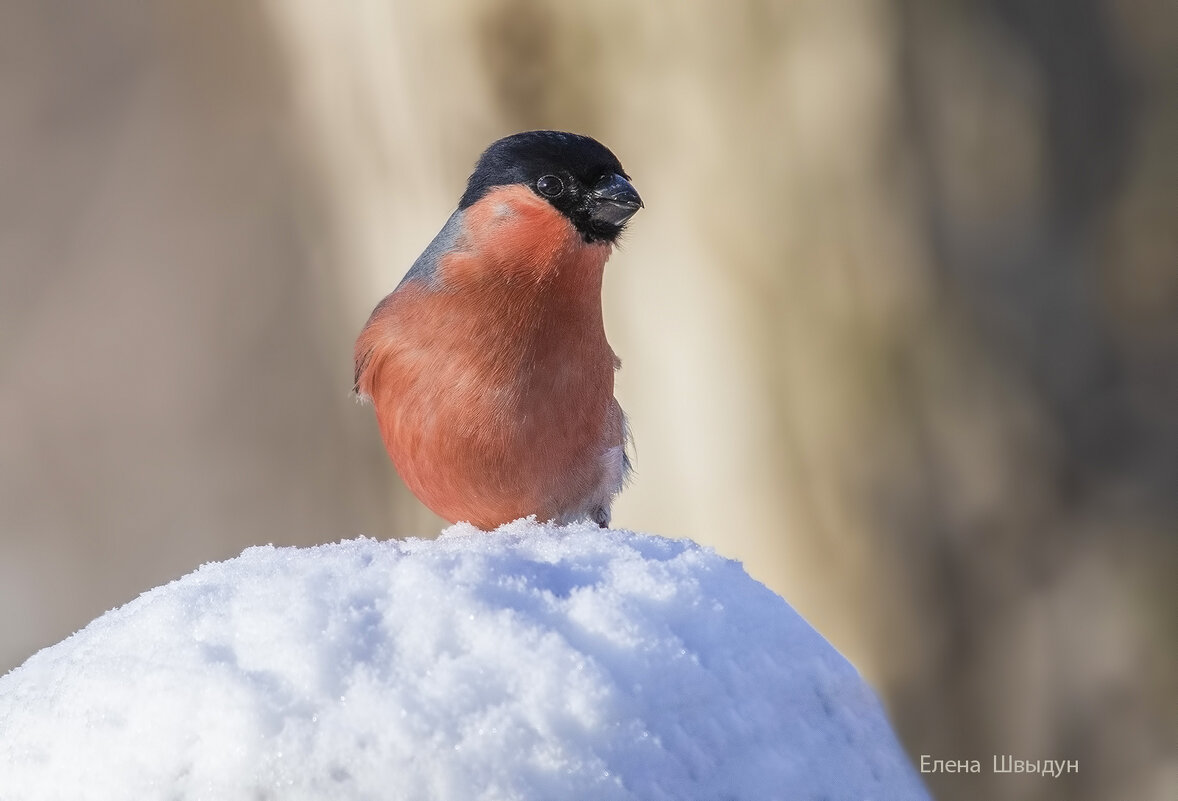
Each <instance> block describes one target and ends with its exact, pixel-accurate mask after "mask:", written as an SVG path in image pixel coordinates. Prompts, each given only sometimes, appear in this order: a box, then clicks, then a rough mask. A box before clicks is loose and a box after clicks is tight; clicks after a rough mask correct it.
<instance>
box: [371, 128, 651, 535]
mask: <svg viewBox="0 0 1178 801" xmlns="http://www.w3.org/2000/svg"><path fill="white" fill-rule="evenodd" d="M643 205H644V204H643V202H642V198H641V197H640V196H639V195H638V192H637V190H636V189H635V188H634V185H633V184H632V183H631V180H630V176H629V175H627V174H626V172H625V170H624V169H623V168H622V165H621V163H620V162H619V161H618V159H617V157H616V156H615V155H614V154H613V153H612V152H611V151H610V150H609V149H608V148H606V147H605V146H604V145H602V144H601V143H600V142H598V141H597V140H595V139H593V138H591V137H589V136H584V135H581V134H575V133H568V132H564V131H525V132H522V133H517V134H513V135H511V136H507V137H504V138H502V139H499V140H498V141H495V142H493V143H492V144H491V145H490V146H488V147H487V148H486V150H485V151H484V152H483V153H482V155H481V156H480V157H479V159H478V161H477V162H476V164H475V167H474V171H473V172H472V173H471V175H470V178H469V180H468V181H467V184H466V188H465V191H464V192H463V194H462V196H461V198H460V200H459V202H458V207H457V209H456V210H455V211H454V212H453V213H452V214H451V215H450V217H449V219H448V220H447V221H446V223H445V224H444V225H443V226H442V229H441V231H439V232H438V234H437V236H435V237H434V239H433V241H431V242H430V243H429V245H428V246H427V247H426V248H425V251H424V252H423V253H422V254H421V256H419V257H418V258H417V260H416V261H415V262H413V264H412V266H411V267H410V268H409V270H408V272H407V273H406V274H405V276H404V278H403V279H402V280H401V282H400V283H399V284H398V285H397V286H396V288H395V289H394V290H393V292H391V293H390V294H389V295H387V296H386V297H385V298H384V299H383V300H381V301H380V303H379V304H377V306H376V308H375V309H374V310H373V312H372V314H371V316H370V317H369V318H368V322H367V323H366V324H365V326H364V328H363V330H362V331H361V332H360V335H359V336H358V337H357V339H356V345H355V352H354V361H355V383H354V386H353V392H354V393H355V394H356V395H357V396H358V397H359V398H360V399H361V400H365V401H371V403H372V405H373V407H374V408H375V411H376V419H377V423H378V426H379V429H380V433H381V438H382V439H383V441H384V445H385V448H386V450H387V451H388V453H389V456H390V458H391V459H392V462H393V465H394V466H395V468H396V470H397V472H398V473H399V474H400V476H401V478H402V479H403V480H404V482H405V484H406V485H407V486H408V488H409V489H410V491H412V492H413V494H414V495H416V496H417V498H418V499H419V500H420V501H421V502H422V503H424V504H425V506H427V507H428V508H429V509H431V510H432V511H433V512H434V513H435V514H437V515H438V516H440V517H442V518H444V519H445V520H447V521H449V522H451V523H457V522H460V521H465V522H469V523H471V524H473V525H474V526H476V527H478V528H480V529H483V530H486V531H490V530H492V529H495V528H497V527H499V526H501V525H503V524H505V523H508V522H511V521H513V520H517V519H519V518H523V517H528V516H533V515H534V516H535V517H536V518H537V519H538V520H542V521H552V522H555V523H557V524H569V523H573V522H577V521H593V522H594V523H596V524H597V525H599V526H601V527H602V528H608V527H609V524H610V520H611V512H610V509H611V505H612V503H613V500H614V497H615V496H616V495H617V494H618V493H619V492H620V491H621V489H622V487H623V486H624V485H625V484H626V482H627V480H628V478H629V476H630V473H631V460H630V455H629V452H628V448H629V446H630V442H631V438H630V432H629V425H628V422H627V419H626V416H625V414H624V413H623V412H622V408H621V406H620V405H619V404H618V401H617V400H616V398H615V397H614V373H615V371H616V370H618V369H620V367H621V361H620V360H619V359H618V357H617V355H616V354H615V353H614V351H613V349H612V348H611V347H610V345H609V342H608V341H607V340H606V334H605V326H604V322H603V319H602V299H601V288H602V277H603V273H604V269H605V264H606V261H607V260H608V259H609V257H610V254H611V253H612V251H613V248H614V246H615V245H616V244H617V243H618V240H619V237H620V236H621V235H622V233H623V231H624V230H625V228H626V224H627V223H628V222H629V220H630V218H631V217H633V215H634V214H635V213H636V212H637V211H638V210H639V209H640V208H642V207H643Z"/></svg>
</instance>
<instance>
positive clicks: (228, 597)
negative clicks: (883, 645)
mask: <svg viewBox="0 0 1178 801" xmlns="http://www.w3.org/2000/svg"><path fill="white" fill-rule="evenodd" d="M926 798H928V796H927V794H926V792H925V790H924V789H923V788H922V786H921V784H920V781H919V779H918V778H917V776H916V774H915V772H914V770H913V769H912V767H911V765H910V763H909V761H908V759H907V757H906V756H905V755H904V753H903V752H902V751H901V749H900V747H899V745H898V744H897V742H896V739H895V737H894V735H893V734H892V731H891V729H890V727H889V725H888V723H887V721H886V719H885V717H884V714H883V712H882V711H881V708H880V705H879V703H878V702H877V700H876V698H875V696H874V694H873V693H872V692H871V690H870V689H868V687H867V686H866V685H865V684H864V682H863V681H862V679H861V678H860V677H859V675H858V674H857V673H856V672H855V670H854V668H852V667H851V666H850V665H849V664H848V663H847V662H846V661H845V660H844V659H843V658H842V657H841V656H840V655H839V654H838V653H837V652H836V651H835V650H834V649H833V648H832V647H831V646H830V645H829V644H828V643H827V642H826V641H825V640H823V639H822V637H820V636H819V635H818V634H817V633H816V632H815V631H814V630H813V629H811V628H810V626H809V625H807V624H806V623H805V621H803V620H802V619H801V617H799V616H798V615H797V613H795V612H794V611H793V610H792V609H791V608H790V607H789V606H788V605H787V604H786V603H785V602H784V601H783V600H782V599H781V598H779V597H778V596H777V595H775V594H773V593H772V592H770V591H769V590H768V589H766V588H765V587H764V586H763V585H761V584H758V583H757V582H755V581H753V580H752V579H751V578H749V576H748V575H747V574H746V573H745V572H744V571H743V570H742V568H741V567H740V565H739V564H737V563H736V562H732V561H730V560H727V559H724V558H722V557H719V556H717V555H716V554H715V553H714V552H712V551H711V550H709V549H705V548H701V547H699V546H697V545H695V544H694V543H691V542H686V541H676V540H667V539H662V538H659V537H653V536H648V535H642V534H634V533H630V532H624V531H602V530H600V529H598V528H596V527H591V526H571V527H564V528H560V527H554V526H545V525H541V524H537V523H535V522H532V521H527V520H525V521H518V522H516V523H513V524H510V525H508V526H505V527H504V528H502V529H500V530H499V531H497V532H494V533H490V534H488V533H483V532H479V531H476V530H475V529H473V528H471V527H469V526H464V525H459V526H454V527H452V528H450V529H448V530H447V531H446V532H445V533H444V534H443V535H442V536H441V537H440V538H439V539H437V540H434V541H421V540H410V541H407V542H396V541H392V542H379V541H376V540H371V539H359V540H351V541H345V542H341V543H337V544H334V545H323V546H319V547H315V548H274V547H259V548H250V549H248V550H247V551H245V552H244V553H243V554H242V555H241V556H239V557H237V558H236V559H230V560H229V561H226V562H221V563H216V564H208V565H205V566H203V567H201V568H200V569H199V570H197V571H195V572H194V573H191V574H189V575H187V576H185V577H184V578H182V579H180V580H178V581H175V582H172V583H171V584H168V585H166V586H163V587H158V588H156V589H154V590H151V591H150V592H147V593H144V594H143V595H142V596H140V597H139V598H138V599H136V600H135V601H132V602H131V603H129V604H127V605H126V606H123V607H122V608H120V609H116V610H114V611H112V612H109V613H107V614H105V615H103V616H102V617H100V618H98V619H97V620H95V621H94V622H93V623H91V624H90V625H89V626H87V627H86V628H85V629H83V630H82V631H80V632H78V633H77V634H75V635H74V636H72V637H70V638H68V639H66V640H65V641H63V642H61V643H59V644H58V645H56V646H53V647H51V648H47V649H45V650H44V651H41V652H40V653H38V654H36V655H35V656H33V657H32V658H31V659H29V660H28V661H27V662H26V663H25V664H24V665H22V666H21V667H19V668H17V669H15V670H14V671H12V672H11V673H9V674H8V675H7V676H4V677H3V678H0V800H2V801H26V800H28V801H36V800H37V799H46V800H48V799H70V800H71V801H72V800H73V799H136V801H144V800H147V799H161V800H162V799H217V801H233V800H234V799H243V800H244V799H250V800H251V801H255V800H256V799H282V801H297V800H298V799H333V800H335V799H373V800H374V801H375V800H377V799H380V800H382V801H383V800H384V799H405V800H412V799H439V800H441V799H463V800H464V801H469V800H470V799H513V800H517V801H528V800H531V799H537V800H539V799H543V800H544V801H555V800H557V799H593V801H608V800H609V799H651V800H653V799H666V801H684V800H685V799H701V800H703V799H714V801H729V800H733V801H734V800H740V801H765V800H766V799H788V800H789V801H807V800H813V801H818V799H823V801H841V800H842V799H848V800H849V799H855V801H867V800H868V799H870V800H871V801H884V800H885V799H904V801H909V800H911V799H926Z"/></svg>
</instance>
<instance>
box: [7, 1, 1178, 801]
mask: <svg viewBox="0 0 1178 801" xmlns="http://www.w3.org/2000/svg"><path fill="white" fill-rule="evenodd" d="M427 5H428V8H427ZM1167 12H1170V13H1167ZM1174 17H1175V14H1174V13H1173V6H1172V4H1167V3H1164V2H1140V3H1129V2H1113V1H1112V0H1109V2H1098V0H1042V2H1036V3H1019V2H1017V0H977V2H932V0H875V1H872V0H835V1H834V2H831V0H795V1H794V2H785V0H781V1H780V2H772V1H771V0H761V1H760V2H757V1H755V0H745V1H744V2H735V3H708V2H703V1H702V0H676V1H675V2H670V1H668V2H663V3H655V2H651V3H632V2H621V1H620V0H598V2H595V3H591V4H590V3H577V4H575V3H564V2H542V0H472V2H459V1H458V0H447V1H446V2H435V3H431V4H409V3H396V2H390V1H389V0H381V1H378V0H356V1H355V2H350V3H334V4H332V3H321V2H313V0H270V2H261V3H258V2H255V3H249V2H229V1H228V0H224V1H223V2H202V3H196V2H190V3H182V2H158V3H138V2H133V1H132V0H108V2H104V3H101V4H98V3H89V4H87V3H67V2H62V1H60V0H55V1H54V2H37V1H36V0H15V1H14V2H12V1H10V2H7V3H4V4H3V5H0V669H3V668H6V667H11V666H14V665H16V664H19V663H20V662H21V661H23V660H24V659H25V658H26V657H27V656H28V655H29V654H31V653H33V652H34V651H35V650H37V649H38V648H41V647H44V646H46V645H49V644H52V643H53V642H55V641H57V640H59V639H60V638H62V637H64V636H66V635H67V634H68V633H70V632H71V631H73V630H75V629H76V628H78V627H80V626H82V625H84V624H85V623H86V622H87V621H89V620H90V619H92V618H93V617H95V616H97V615H98V614H100V613H101V612H102V611H104V610H106V609H108V608H110V607H113V606H116V605H118V604H121V603H124V602H126V601H128V600H130V599H131V598H133V597H134V596H135V595H136V594H138V593H139V592H142V591H144V590H146V589H149V588H150V587H152V586H154V585H156V584H159V583H161V582H164V581H167V580H169V579H172V578H175V577H177V576H179V575H182V574H184V573H186V572H188V571H190V570H192V569H193V568H195V567H196V566H197V565H199V564H200V563H202V562H204V561H208V560H213V559H223V558H227V557H230V556H233V555H235V554H236V553H238V552H239V551H240V550H241V549H242V548H244V547H246V546H248V545H250V544H255V543H266V542H274V543H285V544H308V543H315V542H323V541H331V540H338V539H341V538H348V537H353V536H356V535H358V534H360V533H365V534H368V535H371V536H376V537H392V536H408V535H418V536H432V535H433V534H435V533H436V532H437V531H438V530H439V528H440V524H439V521H438V520H437V519H435V518H432V517H431V516H429V515H428V513H426V512H424V511H423V510H422V509H421V508H420V507H419V506H418V505H417V504H416V502H415V501H414V500H413V499H412V498H410V497H408V496H407V495H406V493H405V492H404V490H403V489H402V488H401V487H400V485H399V483H398V481H397V479H396V477H395V476H394V475H393V473H392V471H391V469H390V467H389V465H388V464H387V460H386V458H385V456H384V453H383V451H382V449H381V447H380V444H379V439H378V436H377V433H376V429H375V425H374V423H373V421H372V419H371V411H370V410H368V409H365V408H361V407H357V406H356V405H355V404H354V403H353V402H352V401H351V400H350V399H349V397H348V388H349V384H350V371H351V363H350V345H351V340H352V338H353V337H354V336H355V334H356V332H357V331H358V330H359V328H360V326H361V325H362V324H363V321H364V319H365V318H366V316H367V313H368V312H369V310H370V309H371V308H372V306H373V305H374V304H375V303H376V301H377V300H379V298H380V297H381V296H382V295H383V294H384V293H386V292H387V291H389V290H390V289H391V288H392V287H393V286H394V285H395V284H396V283H397V281H398V280H399V278H400V276H401V275H402V274H403V272H404V271H405V270H406V269H407V267H408V266H409V264H410V263H411V262H412V260H413V258H414V257H415V256H416V255H417V254H418V253H419V252H420V251H421V249H422V248H423V247H424V246H425V244H426V243H427V242H428V241H429V239H430V238H431V237H432V235H433V233H434V232H436V230H437V229H438V228H439V227H440V226H441V224H442V223H443V221H444V220H445V219H446V216H447V214H448V213H449V212H450V210H451V209H452V208H453V206H454V204H455V202H456V200H457V198H458V195H459V194H460V192H461V189H462V186H463V182H464V180H465V178H466V176H467V174H468V173H469V170H470V168H471V166H472V165H473V162H474V160H475V158H476V157H477V155H478V153H479V151H480V150H481V148H482V147H484V146H485V145H486V144H487V143H489V142H490V141H491V140H493V139H494V138H496V137H498V136H501V135H504V134H507V133H510V132H513V131H516V130H522V129H527V128H534V127H557V128H565V129H571V130H576V131H580V132H584V133H589V134H592V135H594V136H597V137H598V138H600V139H602V140H603V141H604V142H606V143H607V144H608V145H609V146H610V147H611V148H612V149H614V150H615V152H616V153H617V154H618V155H619V156H620V157H621V159H622V161H623V163H624V164H625V165H626V167H627V169H628V171H629V172H630V173H631V174H632V176H633V177H634V180H635V183H636V185H637V187H638V188H639V191H640V192H641V193H642V196H643V198H644V199H645V201H646V204H647V209H646V210H645V211H643V212H641V213H640V214H639V216H638V217H636V218H635V220H634V222H633V224H632V226H631V232H630V234H629V235H628V236H627V238H626V241H625V244H624V247H623V248H622V250H621V251H620V252H619V253H617V254H616V255H615V257H614V258H613V260H612V261H611V263H610V265H609V267H608V273H607V283H606V290H605V291H606V298H605V305H606V309H607V321H606V324H607V329H608V331H609V334H610V337H611V341H612V342H613V344H614V347H615V350H617V351H618V352H619V354H620V355H621V356H622V358H623V360H624V361H625V368H624V370H623V372H622V373H621V375H620V377H619V384H618V395H619V397H620V399H621V400H622V403H623V405H624V406H625V407H626V409H627V410H628V412H629V413H630V416H631V420H632V423H633V427H634V431H635V434H636V437H637V442H638V454H637V468H638V474H637V478H636V480H635V482H634V484H633V485H632V487H631V488H630V489H629V490H628V491H627V492H626V494H625V495H624V496H623V498H622V500H621V501H620V503H619V505H618V507H617V509H616V510H615V521H616V524H618V525H621V526H624V527H629V528H636V529H642V530H646V531H651V532H656V533H660V534H665V535H668V536H676V537H691V538H693V539H696V540H698V541H700V542H704V543H707V544H710V545H712V546H714V547H715V548H716V549H717V550H719V551H720V552H721V553H723V554H726V555H729V556H732V557H734V558H738V559H741V560H742V561H744V563H745V565H746V567H747V568H748V570H749V572H750V573H752V574H753V575H754V576H756V577H757V578H759V579H761V580H763V581H765V582H766V583H767V584H769V585H770V586H771V587H773V588H774V589H775V590H777V591H778V592H780V593H781V594H782V595H784V596H785V597H786V598H787V599H788V600H789V601H790V602H791V603H793V604H794V605H795V606H796V607H797V608H798V609H799V610H800V611H801V612H802V613H803V614H805V615H806V616H807V618H808V619H809V620H811V621H812V622H813V623H814V625H815V626H816V627H817V628H818V629H819V630H821V631H822V632H823V633H824V634H825V635H826V636H827V637H828V638H829V639H831V640H832V642H834V644H835V645H836V646H837V647H838V648H839V649H841V650H842V651H843V652H844V653H846V654H847V655H848V656H849V657H850V658H851V659H852V660H853V661H854V662H855V663H856V664H857V665H858V666H859V667H860V669H861V670H862V671H863V672H864V673H865V674H866V676H867V677H868V678H869V679H870V680H871V681H872V683H873V684H874V685H875V686H876V687H877V688H878V689H879V691H880V692H881V694H882V695H883V697H884V698H885V701H886V702H887V704H888V706H889V709H890V710H891V713H892V716H893V718H894V720H895V722H896V724H897V727H898V730H899V732H900V734H901V736H902V737H903V739H904V741H905V743H906V744H907V746H908V747H909V750H910V752H911V753H913V754H914V756H915V755H919V754H921V753H927V754H931V755H933V756H935V757H940V758H953V759H958V758H977V759H980V760H982V762H983V765H984V767H985V768H986V771H987V772H986V773H983V774H982V775H980V776H968V777H966V776H948V775H942V776H932V777H929V781H930V784H931V786H932V788H933V790H934V792H935V793H937V794H938V796H939V797H940V798H942V799H978V801H981V800H982V799H1079V800H1080V801H1084V800H1086V799H1093V800H1095V799H1109V798H1125V799H1129V798H1132V799H1142V800H1143V801H1154V800H1156V801H1168V800H1169V799H1173V798H1176V797H1178V755H1176V754H1175V752H1174V750H1173V743H1174V742H1178V712H1176V711H1175V708H1176V707H1175V698H1176V697H1178V686H1176V685H1178V655H1176V652H1175V642H1176V639H1175V633H1176V630H1178V616H1176V614H1175V610H1176V609H1178V603H1176V601H1178V598H1176V593H1175V590H1174V586H1175V584H1174V580H1173V577H1174V574H1175V569H1176V568H1178V543H1176V535H1178V233H1176V228H1178V227H1176V226H1175V218H1174V214H1175V207H1176V205H1175V193H1174V187H1175V185H1176V180H1175V179H1176V178H1178V112H1176V109H1178V102H1176V101H1178V84H1176V83H1175V80H1174V78H1173V76H1174V75H1176V74H1178V36H1176V33H1175V32H1176V31H1178V24H1176V22H1178V21H1176V20H1175V19H1174ZM992 754H1012V755H1014V756H1015V757H1016V758H1027V759H1040V758H1058V759H1078V760H1079V761H1080V764H1081V774H1080V775H1079V776H1078V777H1072V778H1070V779H1059V780H1053V779H1045V778H1041V777H1015V776H1009V775H993V774H990V773H989V772H988V769H989V764H990V757H991V755H992Z"/></svg>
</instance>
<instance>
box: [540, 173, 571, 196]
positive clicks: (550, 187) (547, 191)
mask: <svg viewBox="0 0 1178 801" xmlns="http://www.w3.org/2000/svg"><path fill="white" fill-rule="evenodd" d="M536 189H537V190H538V191H539V192H540V194H541V195H543V196H544V197H556V196H557V195H559V194H560V193H561V192H563V191H564V181H562V180H560V179H559V178H557V177H556V176H555V175H545V176H544V177H543V178H541V179H540V180H539V181H536Z"/></svg>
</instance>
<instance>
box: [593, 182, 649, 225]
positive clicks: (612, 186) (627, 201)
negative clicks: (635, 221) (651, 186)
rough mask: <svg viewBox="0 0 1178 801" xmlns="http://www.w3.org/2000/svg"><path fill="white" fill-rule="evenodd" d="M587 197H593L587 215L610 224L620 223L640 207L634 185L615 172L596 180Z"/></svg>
mask: <svg viewBox="0 0 1178 801" xmlns="http://www.w3.org/2000/svg"><path fill="white" fill-rule="evenodd" d="M589 197H590V198H592V199H593V203H592V206H591V207H590V209H589V216H590V217H592V218H593V219H594V220H596V221H597V222H603V223H608V224H610V225H622V224H623V223H625V222H626V220H628V219H630V218H631V217H633V216H634V214H635V212H637V211H638V210H639V209H640V208H642V198H640V197H638V192H636V191H635V190H634V185H633V184H631V183H630V182H629V181H627V180H626V179H625V178H623V177H622V176H620V175H618V174H617V173H616V172H615V173H610V174H609V175H607V176H605V177H604V178H602V179H601V180H600V181H598V182H597V186H595V187H593V191H592V192H590V193H589Z"/></svg>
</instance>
